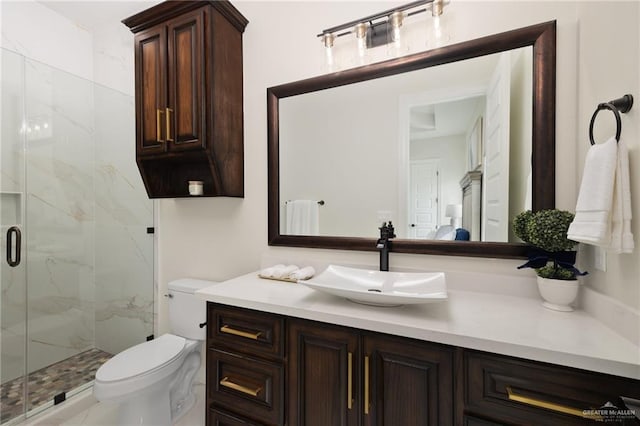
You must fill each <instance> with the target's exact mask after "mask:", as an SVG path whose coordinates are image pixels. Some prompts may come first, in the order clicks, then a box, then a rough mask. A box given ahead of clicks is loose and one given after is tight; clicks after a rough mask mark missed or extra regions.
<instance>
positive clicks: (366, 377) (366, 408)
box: [364, 355, 369, 414]
mask: <svg viewBox="0 0 640 426" xmlns="http://www.w3.org/2000/svg"><path fill="white" fill-rule="evenodd" d="M364 413H365V414H369V356H367V355H365V356H364Z"/></svg>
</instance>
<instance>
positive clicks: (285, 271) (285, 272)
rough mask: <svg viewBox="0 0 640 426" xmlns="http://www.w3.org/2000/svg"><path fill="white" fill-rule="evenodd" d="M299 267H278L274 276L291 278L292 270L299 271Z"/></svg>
mask: <svg viewBox="0 0 640 426" xmlns="http://www.w3.org/2000/svg"><path fill="white" fill-rule="evenodd" d="M297 270H298V267H297V266H296V265H287V266H285V267H284V268H279V269H276V270H275V271H274V273H273V278H279V279H282V278H289V275H291V273H292V272H294V271H297Z"/></svg>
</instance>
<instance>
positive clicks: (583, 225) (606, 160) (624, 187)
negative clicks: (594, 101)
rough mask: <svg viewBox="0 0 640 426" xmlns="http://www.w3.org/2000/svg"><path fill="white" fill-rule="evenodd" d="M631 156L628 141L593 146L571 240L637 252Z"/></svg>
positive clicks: (571, 230) (570, 231)
mask: <svg viewBox="0 0 640 426" xmlns="http://www.w3.org/2000/svg"><path fill="white" fill-rule="evenodd" d="M630 223H631V192H630V185H629V155H628V151H627V147H626V145H625V143H624V141H622V140H621V141H620V142H619V143H618V142H617V141H616V139H615V138H613V137H612V138H610V139H609V140H608V141H607V142H605V143H603V144H596V145H593V146H591V148H590V149H589V152H587V158H586V161H585V165H584V171H583V173H582V182H581V184H580V193H579V194H578V202H577V204H576V215H575V218H574V219H573V222H572V223H571V225H569V230H568V232H567V237H568V238H569V239H571V240H574V241H578V242H582V243H586V244H592V245H596V246H601V247H605V248H608V249H610V250H612V251H615V252H617V253H630V252H631V251H632V250H633V235H632V234H631V230H630Z"/></svg>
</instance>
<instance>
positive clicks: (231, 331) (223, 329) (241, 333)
mask: <svg viewBox="0 0 640 426" xmlns="http://www.w3.org/2000/svg"><path fill="white" fill-rule="evenodd" d="M220 332H221V333H227V334H233V335H234V336H240V337H246V338H247V339H252V340H258V337H260V335H261V334H262V332H260V331H257V332H255V333H249V332H247V331H242V330H236V329H235V328H231V327H229V326H228V325H223V326H222V327H220Z"/></svg>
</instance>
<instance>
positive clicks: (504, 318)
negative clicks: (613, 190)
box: [196, 272, 640, 379]
mask: <svg viewBox="0 0 640 426" xmlns="http://www.w3.org/2000/svg"><path fill="white" fill-rule="evenodd" d="M196 294H197V296H198V297H200V298H202V299H205V300H207V301H210V302H216V303H222V304H226V305H231V306H237V307H242V308H249V309H255V310H258V311H264V312H272V313H276V314H281V315H287V316H292V317H298V318H305V319H309V320H315V321H321V322H326V323H331V324H337V325H343V326H348V327H354V328H359V329H364V330H371V331H377V332H381V333H388V334H393V335H397V336H404V337H411V338H415V339H420V340H425V341H431V342H438V343H444V344H448V345H453V346H461V347H464V348H470V349H478V350H482V351H487V352H492V353H497V354H503V355H510V356H515V357H520V358H525V359H530V360H535V361H543V362H549V363H553V364H559V365H564V366H569V367H575V368H582V369H585V370H591V371H598V372H602V373H608V374H614V375H617V376H623V377H630V378H634V379H640V348H639V347H638V346H636V345H634V344H633V343H632V342H631V341H629V340H627V339H625V338H623V337H622V336H620V335H618V334H617V333H615V332H614V331H613V330H611V329H610V328H608V327H606V326H605V325H603V324H602V323H601V322H599V321H598V320H596V319H595V318H593V317H591V316H590V315H588V314H587V313H585V312H584V311H580V310H577V311H574V312H569V313H567V312H555V311H551V310H549V309H546V308H544V307H543V306H542V303H541V301H540V300H538V299H534V298H530V297H518V296H506V295H497V294H487V293H480V292H471V291H462V290H449V291H448V294H449V300H447V301H445V302H440V303H431V304H425V305H407V306H402V307H373V306H366V305H360V304H357V303H353V302H350V301H348V300H346V299H342V298H339V297H335V296H331V295H328V294H323V293H320V292H318V291H315V290H312V289H310V288H308V287H305V286H303V285H300V284H294V283H286V282H281V281H272V280H265V279H261V278H258V276H257V273H255V272H254V273H250V274H247V275H243V276H240V277H237V278H234V279H231V280H228V281H224V282H222V283H220V284H216V285H213V286H211V287H207V288H205V289H202V290H199V291H197V292H196Z"/></svg>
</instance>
